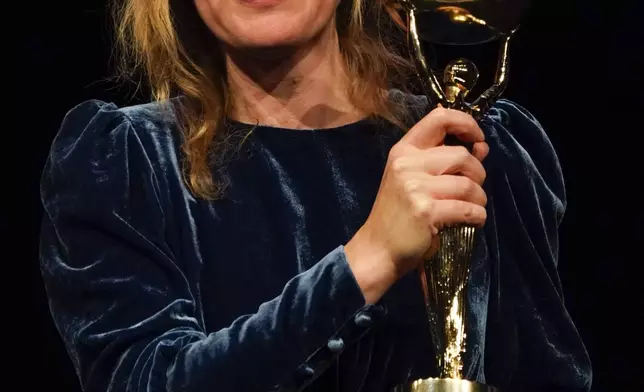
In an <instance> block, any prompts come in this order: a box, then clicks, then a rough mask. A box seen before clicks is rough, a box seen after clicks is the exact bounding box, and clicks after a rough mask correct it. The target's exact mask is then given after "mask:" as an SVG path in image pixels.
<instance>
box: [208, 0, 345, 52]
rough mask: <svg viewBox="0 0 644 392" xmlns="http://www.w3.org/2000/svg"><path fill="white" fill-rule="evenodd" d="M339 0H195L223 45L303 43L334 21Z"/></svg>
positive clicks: (240, 46)
mask: <svg viewBox="0 0 644 392" xmlns="http://www.w3.org/2000/svg"><path fill="white" fill-rule="evenodd" d="M340 1H341V0H195V5H196V7H197V10H198V12H199V15H200V16H201V18H202V19H203V21H204V22H205V24H206V25H207V26H208V27H209V28H210V30H211V31H212V32H213V34H215V36H216V37H217V38H218V39H219V40H220V41H221V42H223V43H224V44H225V45H226V46H229V47H233V48H236V49H253V48H257V49H263V48H271V47H292V46H299V45H303V44H304V43H306V42H307V41H310V40H311V39H313V37H315V36H317V35H318V34H319V33H320V32H321V31H323V30H324V29H325V28H328V27H329V24H330V23H333V21H334V16H335V10H336V8H337V6H338V4H339V2H340Z"/></svg>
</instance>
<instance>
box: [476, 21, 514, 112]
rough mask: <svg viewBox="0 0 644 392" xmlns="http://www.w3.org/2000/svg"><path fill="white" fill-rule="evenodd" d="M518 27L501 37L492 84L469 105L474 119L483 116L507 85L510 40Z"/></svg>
mask: <svg viewBox="0 0 644 392" xmlns="http://www.w3.org/2000/svg"><path fill="white" fill-rule="evenodd" d="M517 30H518V27H517V28H516V29H514V30H512V31H511V32H510V33H509V34H505V35H503V36H502V37H501V48H500V49H499V60H498V63H497V67H496V76H495V77H494V84H493V85H492V86H491V87H490V88H488V89H487V90H485V91H484V92H483V94H481V95H480V96H479V97H478V98H477V99H476V100H475V101H474V102H473V103H472V105H471V108H472V115H473V117H474V118H475V119H476V120H480V119H481V118H483V116H484V115H485V113H486V112H487V111H488V110H489V109H490V107H491V106H492V105H494V103H495V102H496V101H497V100H498V99H499V97H500V96H501V94H503V92H504V91H505V88H506V87H507V86H508V74H509V72H510V40H511V39H512V37H513V36H514V33H515V32H516V31H517Z"/></svg>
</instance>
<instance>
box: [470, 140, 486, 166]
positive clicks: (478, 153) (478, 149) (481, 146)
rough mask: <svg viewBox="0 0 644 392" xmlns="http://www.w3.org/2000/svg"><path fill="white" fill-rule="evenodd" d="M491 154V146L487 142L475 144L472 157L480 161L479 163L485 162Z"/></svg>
mask: <svg viewBox="0 0 644 392" xmlns="http://www.w3.org/2000/svg"><path fill="white" fill-rule="evenodd" d="M489 153H490V146H489V145H488V144H487V143H486V142H478V143H474V146H473V147H472V155H474V157H475V158H476V159H478V160H479V162H483V160H484V159H485V158H487V156H488V154H489Z"/></svg>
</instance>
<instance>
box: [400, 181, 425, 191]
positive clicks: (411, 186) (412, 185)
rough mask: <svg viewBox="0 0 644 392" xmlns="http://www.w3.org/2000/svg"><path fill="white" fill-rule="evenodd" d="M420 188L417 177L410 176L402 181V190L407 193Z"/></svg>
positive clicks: (420, 184)
mask: <svg viewBox="0 0 644 392" xmlns="http://www.w3.org/2000/svg"><path fill="white" fill-rule="evenodd" d="M421 188H422V183H421V181H420V180H418V179H417V178H411V179H408V180H405V181H404V182H403V190H404V191H405V193H407V194H411V193H416V192H418V191H419V190H420V189H421Z"/></svg>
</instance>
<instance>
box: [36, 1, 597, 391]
mask: <svg viewBox="0 0 644 392" xmlns="http://www.w3.org/2000/svg"><path fill="white" fill-rule="evenodd" d="M363 9H364V12H361V10H363ZM381 9H382V5H381V4H380V3H379V2H377V1H368V0H362V1H359V0H355V1H354V2H350V1H339V0H195V1H194V2H188V1H186V2H169V1H168V0H148V1H143V0H128V1H126V3H125V5H124V7H123V9H122V10H121V11H122V12H121V13H120V14H119V15H120V17H121V18H120V23H121V24H120V29H119V30H118V31H119V33H120V38H121V40H122V42H124V43H125V46H124V47H125V49H126V50H127V52H126V53H125V54H127V55H131V56H130V58H134V59H135V60H136V62H137V63H136V64H135V65H141V66H143V67H144V68H145V70H146V71H147V75H148V76H149V79H150V82H151V85H152V87H153V88H154V89H155V92H156V96H157V98H158V99H157V100H156V101H155V102H153V103H150V104H146V105H140V106H134V107H125V108H117V107H116V106H114V105H113V104H108V103H104V102H98V101H90V102H85V103H82V104H80V105H79V106H77V107H75V108H74V109H73V110H71V111H70V113H68V115H67V116H66V118H65V120H64V122H63V124H62V126H61V129H60V131H59V135H58V136H57V138H56V139H55V141H54V143H53V146H52V149H51V155H50V158H49V160H48V163H47V165H46V168H45V172H44V175H43V180H42V197H43V203H44V207H45V209H46V215H45V220H44V224H43V231H42V246H41V254H42V256H41V259H42V271H43V276H44V280H45V284H46V287H47V292H48V295H49V298H50V303H51V311H52V314H53V317H54V320H55V322H56V324H57V326H58V328H59V331H60V333H61V335H62V337H63V339H64V341H65V343H66V345H67V348H68V350H69V354H70V356H71V358H72V360H73V362H74V364H75V367H76V370H77V373H78V376H79V378H80V381H81V384H82V386H83V389H84V390H85V391H106V390H107V391H112V392H117V391H118V392H120V391H129V392H133V391H137V392H140V391H148V392H153V391H154V392H156V391H166V390H167V391H191V392H198V391H213V390H214V391H268V390H284V391H290V390H303V389H304V390H307V391H384V390H387V389H388V388H391V387H392V386H394V385H397V384H399V383H402V382H404V381H406V380H412V379H417V378H420V377H428V376H432V375H434V372H435V364H434V363H433V354H432V353H431V350H429V347H428V346H429V339H428V334H429V332H428V330H427V325H426V321H425V317H424V309H423V304H422V298H421V295H420V286H419V282H418V279H417V275H415V273H414V272H413V271H414V269H415V268H416V266H417V265H418V264H419V263H420V262H421V261H422V259H423V257H422V256H423V254H425V253H426V252H427V251H428V249H434V248H435V246H434V245H435V244H436V235H437V233H438V230H439V229H440V228H441V227H442V226H444V225H447V224H453V223H471V224H474V225H477V226H480V227H482V226H484V227H485V230H484V231H481V233H482V235H481V241H479V242H480V244H481V245H480V247H479V249H478V250H477V256H476V257H475V260H474V262H473V263H474V264H473V270H472V288H471V289H470V292H469V297H470V301H471V302H472V305H473V306H472V312H471V313H472V314H471V320H472V326H471V328H470V329H469V330H468V336H469V338H470V339H471V341H472V342H473V344H471V346H470V351H469V353H470V355H472V357H471V358H469V360H468V363H470V364H471V365H469V368H468V369H465V370H466V375H467V377H468V378H471V379H476V380H479V381H481V382H487V383H488V384H492V385H496V386H499V387H503V388H507V390H511V391H519V390H532V389H534V390H548V391H553V390H566V391H578V390H588V388H589V385H590V378H591V376H590V365H589V360H588V358H587V355H586V352H585V350H584V347H583V345H582V343H581V341H580V339H579V336H578V334H577V332H576V330H575V327H574V325H573V323H572V322H571V320H570V318H569V316H568V314H567V312H566V309H565V307H564V304H563V302H562V298H561V288H560V284H559V280H558V276H557V271H556V267H557V246H558V241H557V238H558V237H557V227H558V224H559V222H560V221H561V219H562V216H563V212H564V207H565V203H566V201H565V191H564V183H563V179H562V176H561V171H560V167H559V163H558V161H557V158H556V155H555V152H554V151H553V148H552V146H551V144H550V143H549V141H548V139H547V138H546V135H545V133H544V132H543V130H542V129H541V128H540V126H539V124H538V123H537V121H536V120H535V119H534V118H533V117H531V116H530V115H529V114H528V113H527V112H526V111H525V110H523V109H522V108H521V107H519V106H518V105H516V104H514V103H511V102H509V101H501V102H499V103H498V104H497V105H496V107H495V108H494V109H493V110H492V111H491V113H490V114H489V116H487V117H486V119H485V120H484V121H483V122H482V123H481V124H482V126H481V127H479V124H477V123H476V122H475V121H474V120H473V119H472V118H471V117H469V116H467V115H465V114H463V113H459V112H455V111H451V110H445V109H437V110H433V111H431V113H429V114H427V115H425V114H426V113H427V112H429V111H430V110H429V108H430V106H429V105H430V103H428V102H427V100H426V99H424V98H423V97H418V96H414V95H410V94H405V93H402V92H401V91H398V90H393V89H391V88H390V87H389V85H388V82H387V80H390V79H388V76H389V73H390V71H391V69H390V68H389V66H391V65H396V66H397V67H398V68H399V69H403V67H404V62H403V61H402V60H401V59H400V58H399V57H397V56H396V55H395V54H394V53H393V52H391V51H389V50H388V49H387V47H386V46H385V41H383V38H382V35H381V34H379V32H380V31H379V27H378V25H377V24H376V23H375V22H377V21H378V20H385V19H386V18H385V17H384V15H385V13H381V12H380V11H381ZM170 95H172V96H176V97H175V98H169V96H170ZM408 126H410V128H411V129H409V131H407V132H403V131H406V130H407V127H408ZM447 133H449V134H454V135H457V136H458V137H459V138H461V139H462V140H464V141H468V142H473V143H474V148H473V150H472V153H471V154H470V153H469V152H467V150H465V149H464V148H461V147H448V146H444V145H442V140H443V138H444V137H445V135H446V134H447ZM430 251H431V250H430Z"/></svg>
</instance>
